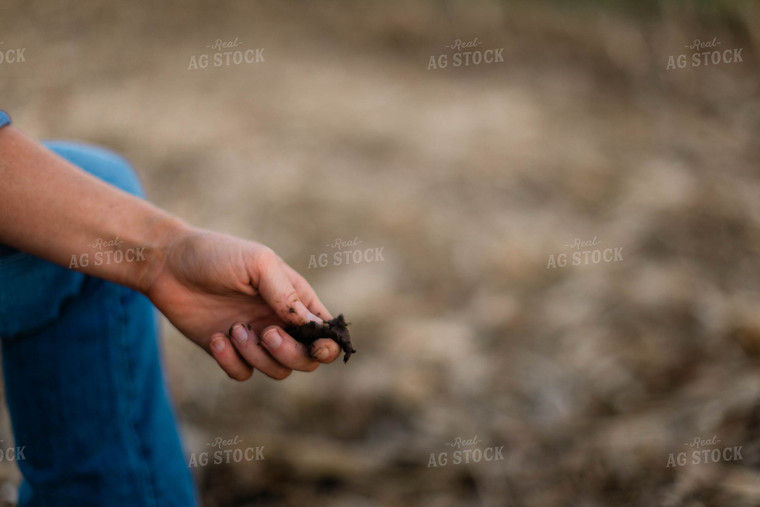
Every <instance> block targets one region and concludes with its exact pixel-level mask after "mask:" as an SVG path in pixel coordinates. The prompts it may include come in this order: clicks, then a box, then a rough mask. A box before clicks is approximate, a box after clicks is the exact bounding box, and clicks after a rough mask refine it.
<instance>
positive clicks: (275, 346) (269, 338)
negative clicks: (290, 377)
mask: <svg viewBox="0 0 760 507" xmlns="http://www.w3.org/2000/svg"><path fill="white" fill-rule="evenodd" d="M329 341H332V340H329ZM333 343H335V342H333ZM261 344H262V346H263V347H264V348H265V349H266V350H267V351H268V352H269V354H271V355H272V357H274V358H275V359H276V360H277V361H278V362H279V363H280V364H282V365H283V366H286V367H288V368H291V369H293V370H298V371H314V370H316V369H317V367H318V366H319V363H320V362H319V361H317V360H316V359H314V358H312V357H311V356H310V355H309V351H308V350H307V349H306V346H305V345H304V344H303V343H300V342H298V341H296V340H295V339H294V338H293V337H292V336H290V335H289V334H287V333H286V332H285V331H283V330H282V328H280V327H277V326H269V327H268V328H266V329H264V331H263V332H262V333H261ZM335 345H336V346H337V344H335ZM322 346H323V347H327V349H326V352H325V351H320V353H321V354H322V355H323V357H325V358H326V359H328V360H329V359H331V357H332V355H333V352H334V351H331V349H330V348H329V346H327V345H322ZM332 359H334V358H332Z"/></svg>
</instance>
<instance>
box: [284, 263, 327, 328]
mask: <svg viewBox="0 0 760 507" xmlns="http://www.w3.org/2000/svg"><path fill="white" fill-rule="evenodd" d="M281 263H282V269H283V270H284V271H285V274H286V275H287V276H288V278H289V279H290V283H291V284H293V287H294V288H295V289H296V292H297V293H298V295H299V297H300V298H301V301H302V302H303V304H305V305H306V307H307V308H309V310H311V312H312V313H313V314H315V315H316V316H317V317H319V318H321V319H322V320H330V319H332V315H330V312H329V311H328V310H327V308H326V307H325V305H323V304H322V301H320V300H319V298H318V297H317V293H316V292H314V289H312V288H311V285H309V282H307V281H306V279H305V278H304V277H303V276H301V275H300V274H299V273H298V272H297V271H296V270H295V269H293V268H291V267H290V266H288V265H287V264H286V263H285V261H281Z"/></svg>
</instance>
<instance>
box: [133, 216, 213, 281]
mask: <svg viewBox="0 0 760 507" xmlns="http://www.w3.org/2000/svg"><path fill="white" fill-rule="evenodd" d="M147 230H148V233H147V238H146V241H145V242H144V247H143V256H144V259H145V260H144V262H142V263H138V264H136V265H135V268H136V269H135V271H134V272H133V273H132V274H131V275H130V277H129V278H130V283H129V284H128V285H129V286H130V287H131V288H132V289H134V290H136V291H138V292H140V293H142V294H145V295H147V294H148V292H149V291H150V288H151V287H152V286H153V283H154V282H155V281H156V279H157V278H158V277H159V276H160V275H161V273H162V272H163V271H164V270H165V269H166V265H167V261H168V259H169V254H170V252H171V250H172V247H173V246H174V245H175V244H177V243H178V242H180V241H182V240H183V239H184V238H187V237H188V236H191V235H193V234H197V232H198V231H197V230H196V229H195V228H194V227H192V226H190V225H188V224H187V223H186V222H184V221H183V220H181V219H179V218H177V217H174V216H171V215H167V216H163V217H159V218H156V219H154V220H153V221H152V223H151V224H150V225H149V226H148V227H147Z"/></svg>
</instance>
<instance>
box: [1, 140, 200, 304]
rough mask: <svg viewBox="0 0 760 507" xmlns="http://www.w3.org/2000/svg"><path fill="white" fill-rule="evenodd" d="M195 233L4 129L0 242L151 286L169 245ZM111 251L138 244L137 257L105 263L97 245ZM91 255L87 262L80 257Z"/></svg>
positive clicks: (114, 279) (140, 286) (134, 247)
mask: <svg viewBox="0 0 760 507" xmlns="http://www.w3.org/2000/svg"><path fill="white" fill-rule="evenodd" d="M189 231H190V228H189V227H188V226H187V225H186V224H184V223H183V222H182V221H181V220H179V219H177V218H175V217H173V216H172V215H170V214H168V213H166V212H164V211H162V210H161V209H159V208H157V207H155V206H153V205H151V204H150V203H148V202H146V201H144V200H141V199H139V198H137V197H134V196H132V195H130V194H128V193H126V192H123V191H121V190H119V189H117V188H115V187H113V186H111V185H108V184H107V183H105V182H103V181H101V180H99V179H97V178H96V177H94V176H92V175H90V174H88V173H87V172H85V171H83V170H81V169H79V168H78V167H76V166H74V165H72V164H70V163H69V162H67V161H66V160H64V159H62V158H61V157H59V156H57V155H56V154H55V153H53V152H51V151H50V150H47V149H46V148H45V147H44V146H42V145H41V144H39V143H37V142H36V141H34V140H32V139H30V138H28V137H26V136H25V135H24V134H22V133H21V132H20V131H18V130H16V129H14V128H13V127H11V126H6V127H3V128H0V243H3V244H6V245H9V246H12V247H14V248H17V249H19V250H23V251H25V252H28V253H30V254H32V255H35V256H37V257H41V258H43V259H46V260H49V261H51V262H54V263H56V264H60V265H62V266H65V267H72V268H74V269H77V270H78V271H81V272H84V273H87V274H89V275H93V276H97V277H100V278H104V279H106V280H109V281H112V282H115V283H119V284H122V285H126V286H127V287H131V288H133V289H136V290H140V291H144V290H145V289H146V288H147V287H148V286H149V284H150V283H151V281H152V278H153V277H154V276H155V274H156V273H157V272H158V271H159V270H160V269H161V265H162V264H163V262H164V259H165V253H166V249H167V247H168V245H170V244H171V243H172V242H173V241H174V240H175V239H176V238H177V237H180V236H182V235H184V234H187V233H189ZM116 238H118V240H119V243H118V245H115V246H106V247H102V249H101V250H96V248H97V247H95V248H93V246H92V245H94V244H96V242H97V240H98V239H100V240H101V241H102V242H109V241H113V240H115V239H116ZM109 249H110V250H114V251H115V250H122V251H123V252H122V253H124V252H126V251H128V250H130V249H131V251H130V253H132V256H131V259H129V260H128V259H126V258H123V257H122V261H121V262H113V259H114V257H113V256H112V255H110V254H109V257H108V259H109V260H111V262H103V261H102V259H103V257H102V255H103V254H101V262H94V260H95V259H94V255H95V253H96V252H97V251H101V252H103V253H105V252H104V250H109ZM135 252H136V253H137V255H135ZM114 253H115V252H114ZM83 254H87V255H86V256H83ZM84 258H86V259H88V262H87V265H86V266H85V265H82V264H84V263H82V262H79V260H81V259H84ZM74 261H76V262H74Z"/></svg>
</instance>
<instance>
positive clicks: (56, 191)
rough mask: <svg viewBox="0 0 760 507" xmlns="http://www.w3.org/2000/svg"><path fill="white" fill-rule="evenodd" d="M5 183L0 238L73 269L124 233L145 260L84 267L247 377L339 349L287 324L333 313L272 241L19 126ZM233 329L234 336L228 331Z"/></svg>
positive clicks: (4, 146)
mask: <svg viewBox="0 0 760 507" xmlns="http://www.w3.org/2000/svg"><path fill="white" fill-rule="evenodd" d="M0 181H1V182H2V185H0V243H4V244H7V245H10V246H13V247H15V248H18V249H20V250H24V251H26V252H28V253H31V254H33V255H35V256H38V257H41V258H43V259H46V260H49V261H51V262H54V263H56V264H60V265H62V266H65V267H69V263H70V261H71V258H72V255H76V256H78V255H80V254H81V253H84V252H85V251H86V250H87V248H88V246H87V245H89V244H90V243H92V242H93V240H94V239H96V238H116V237H118V238H119V239H120V240H121V241H122V245H123V246H122V245H120V248H131V247H137V248H143V256H144V259H145V260H143V261H140V262H123V263H110V264H107V263H102V264H101V265H95V263H89V264H88V265H87V266H80V267H79V268H78V270H79V271H82V272H84V273H86V274H88V275H92V276H97V277H100V278H103V279H106V280H109V281H112V282H115V283H119V284H122V285H125V286H127V287H130V288H132V289H134V290H137V291H139V292H141V293H143V294H145V295H146V296H148V297H149V298H150V299H151V301H152V302H153V303H154V304H155V305H156V307H157V308H158V309H159V310H161V312H162V313H164V315H166V316H167V318H169V320H170V321H171V322H172V324H174V326H175V327H177V328H178V329H179V330H180V331H181V332H182V333H183V334H184V335H185V336H187V337H188V338H189V339H191V340H192V341H194V342H195V343H197V344H198V345H200V346H201V347H202V348H204V349H205V350H206V351H207V352H209V353H211V354H212V355H213V356H214V358H215V359H216V360H217V362H219V364H220V366H221V367H222V368H223V369H224V370H225V371H226V372H227V373H228V375H230V376H231V377H233V378H236V379H238V380H243V379H245V378H248V377H249V376H250V375H251V373H252V368H253V367H256V368H257V369H260V370H262V371H263V372H264V373H266V374H268V375H269V376H271V377H274V378H284V377H286V376H287V375H288V374H289V373H290V371H291V370H292V369H297V370H304V371H311V370H313V369H315V368H316V367H317V366H318V364H319V362H331V361H332V360H334V359H335V358H336V357H337V356H338V354H339V349H338V347H337V344H335V342H333V341H332V340H318V341H316V342H314V344H313V345H312V349H311V350H306V347H305V346H304V345H303V344H301V343H299V342H297V341H295V340H294V339H293V338H292V337H290V336H288V335H287V334H285V333H284V331H282V326H283V325H284V324H285V323H291V324H303V323H305V322H307V321H308V320H319V317H316V316H315V315H314V314H316V315H319V316H321V317H325V318H329V316H330V314H329V312H328V311H327V309H326V308H325V307H324V306H323V305H322V303H321V302H320V301H319V299H318V298H317V297H316V294H314V291H313V290H312V289H311V287H310V286H309V284H308V283H307V282H306V281H305V280H304V279H303V278H302V277H301V276H300V275H298V273H296V272H295V271H294V270H293V269H292V268H290V267H289V266H288V265H287V264H285V262H284V261H282V259H280V258H279V257H278V256H277V255H276V254H275V253H274V252H273V251H272V250H271V249H269V248H267V247H265V246H263V245H260V244H258V243H255V242H251V241H245V240H241V239H238V238H234V237H231V236H227V235H222V234H216V233H213V232H210V231H205V230H202V229H197V228H193V227H191V226H189V225H188V224H186V223H184V222H183V221H182V220H180V219H178V218H176V217H173V216H172V215H170V214H168V213H166V212H164V211H163V210H161V209H159V208H157V207H155V206H153V205H151V204H150V203H148V202H146V201H143V200H141V199H139V198H137V197H134V196H131V195H129V194H127V193H125V192H122V191H121V190H119V189H117V188H114V187H112V186H110V185H108V184H106V183H104V182H102V181H100V180H99V179H97V178H95V177H94V176H91V175H90V174H88V173H86V172H84V171H82V170H81V169H79V168H77V167H75V166H73V165H72V164H69V163H68V162H67V161H65V160H63V159H62V158H60V157H58V156H57V155H55V154H54V153H52V152H50V151H49V150H47V149H46V148H44V147H43V146H42V145H40V144H39V143H37V142H35V141H33V140H32V139H30V138H28V137H26V136H25V135H24V134H22V133H21V132H20V131H18V130H16V129H14V128H13V127H11V126H6V127H2V128H0ZM233 324H235V325H233ZM231 325H233V326H232V327H230V326H231ZM227 329H229V330H230V332H229V335H226V334H224V333H221V332H220V330H227ZM231 338H232V340H231ZM278 338H279V339H278ZM257 339H261V345H259V343H258V340H257ZM233 343H234V346H233ZM312 355H313V356H317V357H319V361H317V360H315V359H314V358H313V357H311V356H312Z"/></svg>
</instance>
